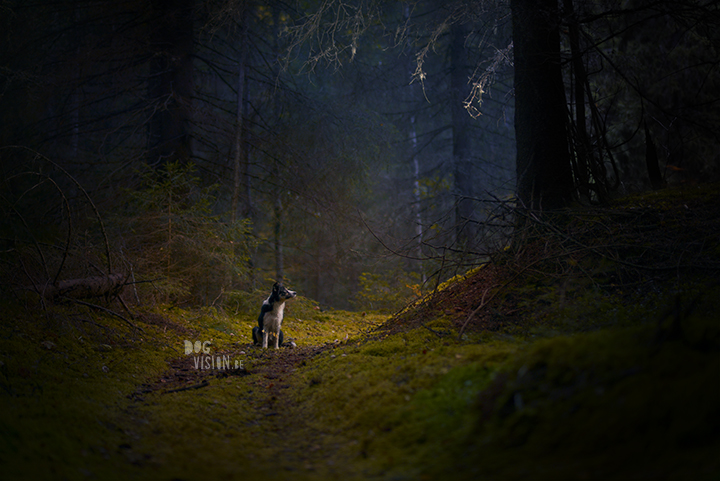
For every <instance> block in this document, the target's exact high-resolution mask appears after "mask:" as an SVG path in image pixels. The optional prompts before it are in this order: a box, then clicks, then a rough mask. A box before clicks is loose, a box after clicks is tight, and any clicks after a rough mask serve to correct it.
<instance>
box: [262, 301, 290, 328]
mask: <svg viewBox="0 0 720 481" xmlns="http://www.w3.org/2000/svg"><path fill="white" fill-rule="evenodd" d="M284 312H285V303H284V302H276V303H275V305H273V309H272V310H271V311H268V312H266V313H265V317H264V318H263V327H264V328H265V330H266V331H270V332H279V331H280V326H281V325H282V320H283V313H284Z"/></svg>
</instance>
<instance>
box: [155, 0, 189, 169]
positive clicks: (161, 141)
mask: <svg viewBox="0 0 720 481" xmlns="http://www.w3.org/2000/svg"><path fill="white" fill-rule="evenodd" d="M151 5H152V11H153V16H152V20H151V21H153V22H156V25H152V26H151V28H152V36H151V42H152V45H151V48H152V55H153V57H152V59H151V60H150V78H149V81H148V97H149V100H150V102H152V103H153V104H154V108H155V112H154V114H153V115H152V117H151V118H150V122H149V125H148V148H149V151H148V162H149V163H150V165H156V166H159V165H162V164H164V163H166V162H169V161H176V160H180V159H182V160H187V159H189V158H190V153H191V145H190V125H189V123H190V111H191V105H192V96H193V62H192V54H193V8H194V0H153V1H152V2H151Z"/></svg>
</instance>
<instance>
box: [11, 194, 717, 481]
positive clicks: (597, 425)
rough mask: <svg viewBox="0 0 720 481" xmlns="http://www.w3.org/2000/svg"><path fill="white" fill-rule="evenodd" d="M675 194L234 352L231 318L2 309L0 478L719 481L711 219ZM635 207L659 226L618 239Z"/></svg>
mask: <svg viewBox="0 0 720 481" xmlns="http://www.w3.org/2000/svg"><path fill="white" fill-rule="evenodd" d="M679 199H680V200H678V194H677V193H676V192H673V193H671V194H668V196H661V195H659V194H652V195H649V196H648V197H646V198H643V197H637V198H633V199H630V200H629V201H626V202H627V203H626V204H624V205H625V207H622V208H621V207H618V206H616V207H613V209H616V211H612V210H610V211H609V213H608V212H606V213H602V212H592V213H591V214H590V213H584V214H583V216H584V217H582V218H584V219H585V222H584V223H583V224H581V223H579V221H577V220H574V221H571V222H569V223H568V224H566V225H567V230H566V231H564V232H563V233H560V234H558V233H557V232H555V233H551V234H552V235H550V234H547V233H545V234H544V237H543V241H544V242H545V245H549V246H550V247H548V248H543V249H539V248H537V246H535V247H533V246H532V244H531V243H530V244H528V247H525V248H524V250H521V251H520V252H509V253H506V254H505V256H506V257H505V258H501V259H497V260H496V261H495V262H494V263H493V264H491V265H487V266H485V267H483V268H480V269H476V270H474V271H472V272H470V273H468V275H466V276H464V277H460V278H458V279H456V280H455V281H454V282H452V283H449V284H448V285H447V286H445V288H444V289H442V290H441V291H439V292H437V293H434V294H431V295H430V296H428V298H426V299H425V300H424V301H423V302H421V303H418V304H416V305H415V306H413V307H412V308H410V309H407V310H405V311H404V312H402V313H400V314H399V315H398V316H395V317H393V318H392V319H387V318H385V317H383V316H378V315H363V314H361V313H349V312H339V311H330V312H323V311H321V310H319V309H317V306H316V305H315V304H314V303H312V302H311V301H309V300H307V299H298V300H297V301H295V302H293V303H292V304H289V305H288V308H287V311H286V321H285V323H284V326H283V327H284V330H285V332H286V335H287V336H288V337H290V338H292V339H293V340H294V341H295V342H296V344H297V347H296V348H283V349H280V350H279V351H274V350H267V351H263V350H261V349H259V348H257V347H254V346H252V345H251V340H250V330H251V328H252V326H253V325H254V322H255V315H256V312H255V311H254V309H249V308H248V309H238V310H237V311H236V312H233V313H232V314H223V313H219V312H217V311H215V310H213V309H206V310H199V311H189V310H181V309H177V308H173V307H170V306H167V307H158V308H155V309H153V310H146V311H141V312H140V315H139V316H138V318H137V319H136V320H135V322H136V323H137V325H138V327H140V328H142V331H140V330H135V329H133V328H131V327H129V326H128V325H127V324H125V323H123V322H122V321H120V320H118V319H116V318H113V317H111V316H108V315H106V314H105V313H102V312H100V313H99V312H95V311H92V310H89V309H85V308H79V307H77V306H55V307H53V308H51V309H48V310H47V311H41V310H38V309H35V308H23V307H20V306H19V305H17V304H10V303H8V304H7V305H5V306H3V316H2V319H3V321H2V323H1V324H0V339H2V344H1V345H0V362H2V364H0V413H1V414H0V433H1V434H0V466H1V467H2V472H3V478H4V479H168V480H169V479H187V480H190V479H290V478H292V479H343V480H344V479H413V480H414V479H468V480H469V479H708V480H719V479H720V456H718V453H720V434H719V433H720V316H718V314H717V313H718V312H720V310H719V308H720V286H719V284H718V282H717V280H716V277H715V276H716V275H717V271H718V268H717V266H718V263H717V260H718V257H720V249H719V248H718V245H719V244H720V242H718V240H717V237H714V238H713V237H712V236H711V235H710V234H712V233H713V232H715V233H717V231H716V230H714V229H716V227H717V226H716V225H715V223H716V222H717V216H715V217H712V216H709V215H705V216H704V217H702V219H700V218H699V217H698V219H696V220H693V219H690V220H687V219H686V220H685V221H683V220H682V219H683V217H682V216H681V214H682V213H683V211H685V210H689V209H690V207H687V208H686V207H685V205H686V204H687V202H690V201H691V202H695V204H692V205H691V207H692V208H693V209H700V210H702V211H703V212H705V213H706V214H707V213H708V212H716V209H718V207H719V206H720V203H718V196H717V195H714V194H708V193H707V192H704V193H703V194H702V195H697V196H692V197H691V198H690V200H688V196H685V197H682V196H681V197H680V198H679ZM713 205H714V207H713ZM638 206H639V207H638ZM633 209H640V210H641V211H642V212H641V213H639V214H638V213H637V212H635V213H633V212H634V211H633ZM617 212H622V214H618V213H617ZM637 215H639V216H640V217H642V218H645V217H648V218H649V217H653V218H657V219H661V220H662V221H664V222H665V225H664V226H662V231H657V232H655V234H653V235H645V234H643V235H640V236H638V235H635V237H632V236H631V234H632V233H633V232H635V234H637V232H636V231H637V229H641V230H642V229H649V228H648V227H647V225H650V224H645V225H644V227H637V226H635V227H632V225H630V224H628V219H629V218H633V219H636V218H637ZM658 216H659V217H658ZM618 217H621V219H620V220H618ZM708 219H710V220H708ZM713 219H715V220H713ZM682 222H686V224H687V225H686V226H685V227H684V228H683V225H682ZM713 222H715V223H713ZM580 225H585V226H588V225H590V226H591V227H592V228H593V229H595V228H597V229H599V230H601V231H606V232H609V233H610V234H608V235H606V236H605V237H604V238H603V237H600V236H599V235H598V233H597V232H598V231H592V232H591V233H592V235H589V233H588V231H587V230H582V229H580V227H579V226H580ZM583 228H584V229H587V227H583ZM688 229H694V230H693V232H695V233H696V234H695V235H693V236H692V237H691V238H686V237H684V236H683V235H680V234H682V233H683V232H685V231H687V230H688ZM673 230H676V231H678V233H679V234H678V235H673V234H672V232H673ZM643 232H646V231H644V230H643ZM659 232H662V236H660V235H658V233H659ZM698 233H704V234H702V235H698ZM705 234H707V235H705ZM571 235H572V238H573V239H574V240H575V241H577V242H575V243H574V244H573V243H569V241H568V239H567V238H568V237H570V236H571ZM551 237H552V238H553V239H554V240H552V239H550V238H551ZM631 239H634V244H632V245H630V244H629V243H630V240H631ZM657 239H671V240H672V245H670V246H662V245H658V244H657V242H656V240H657ZM697 239H701V243H700V244H698V245H697V247H698V248H697V249H696V250H693V249H691V247H692V246H693V245H695V244H694V243H695V241H696V240H697ZM578 243H580V244H581V246H578ZM556 244H560V246H558V245H556ZM573 246H574V247H573ZM618 252H620V253H621V254H622V256H621V257H619V258H616V257H613V256H614V255H615V254H616V253H618ZM672 253H675V254H678V253H682V254H683V255H682V256H680V257H681V258H680V259H677V257H675V258H674V259H670V258H668V256H669V255H671V254H672ZM700 261H702V263H703V268H702V269H700V268H697V269H695V268H693V267H692V266H693V265H695V264H696V263H698V262H700ZM518 262H520V263H522V264H523V265H524V266H527V265H531V266H532V269H530V268H525V267H518V265H519V264H518ZM669 262H675V268H674V269H671V270H669V272H668V269H666V267H667V265H669V264H668V263H669ZM684 262H687V263H689V264H690V265H691V267H690V268H687V269H685V268H683V267H682V264H683V263H684ZM642 263H646V264H644V265H642V266H641V264H642ZM713 266H714V267H713ZM643 269H644V270H643ZM510 279H514V281H513V282H508V281H509V280H510ZM262 297H263V296H262V295H260V294H258V295H257V299H255V300H253V301H252V302H248V304H249V305H254V304H257V305H259V303H260V302H261V301H262ZM485 301H487V305H485V306H483V307H482V309H478V310H477V311H475V309H476V308H477V307H478V306H480V305H481V303H483V302H485ZM471 313H473V314H472V315H471ZM463 326H465V327H466V329H465V330H463V334H462V336H460V335H459V334H460V331H461V330H462V329H463ZM185 340H190V341H193V342H194V341H196V340H199V341H201V342H202V341H210V342H211V343H212V344H211V345H210V351H211V353H212V355H213V356H214V357H218V356H220V357H222V356H225V357H226V358H227V359H228V360H229V361H230V365H231V369H225V370H223V369H206V370H202V369H196V368H195V366H194V358H195V356H196V354H195V353H194V352H193V353H192V354H189V355H186V354H185V353H184V341H185ZM235 361H237V362H238V363H239V365H240V367H239V368H238V369H235V364H234V363H235Z"/></svg>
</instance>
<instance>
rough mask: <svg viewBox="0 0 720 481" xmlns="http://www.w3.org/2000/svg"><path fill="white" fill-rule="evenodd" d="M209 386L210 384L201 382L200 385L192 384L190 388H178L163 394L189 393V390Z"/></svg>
mask: <svg viewBox="0 0 720 481" xmlns="http://www.w3.org/2000/svg"><path fill="white" fill-rule="evenodd" d="M209 385H210V383H209V382H207V380H205V381H203V382H201V383H198V384H193V385H192V386H185V387H178V388H175V389H168V390H167V391H164V392H163V394H169V393H172V392H181V391H190V390H191V389H200V388H202V387H205V386H209Z"/></svg>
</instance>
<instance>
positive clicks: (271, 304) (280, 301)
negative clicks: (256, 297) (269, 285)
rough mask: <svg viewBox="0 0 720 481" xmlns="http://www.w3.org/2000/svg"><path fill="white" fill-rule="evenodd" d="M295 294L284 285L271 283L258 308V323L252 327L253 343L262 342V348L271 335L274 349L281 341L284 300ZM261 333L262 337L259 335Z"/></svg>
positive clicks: (265, 347) (265, 345)
mask: <svg viewBox="0 0 720 481" xmlns="http://www.w3.org/2000/svg"><path fill="white" fill-rule="evenodd" d="M295 296H297V293H296V292H295V291H291V290H289V289H286V288H285V286H283V285H282V284H280V283H278V282H276V283H275V284H274V285H273V289H272V292H271V293H270V296H269V297H268V298H267V299H265V300H264V301H263V303H262V307H261V308H260V316H259V317H258V325H257V326H255V327H253V330H252V338H253V343H254V344H255V345H259V344H261V343H262V347H263V349H267V347H268V338H269V336H273V342H274V344H275V349H278V348H279V347H280V346H281V345H282V343H283V332H282V331H281V330H280V327H281V326H282V321H283V312H284V311H285V301H287V300H289V299H292V298H294V297H295ZM261 334H262V338H261V337H260V335H261Z"/></svg>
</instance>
